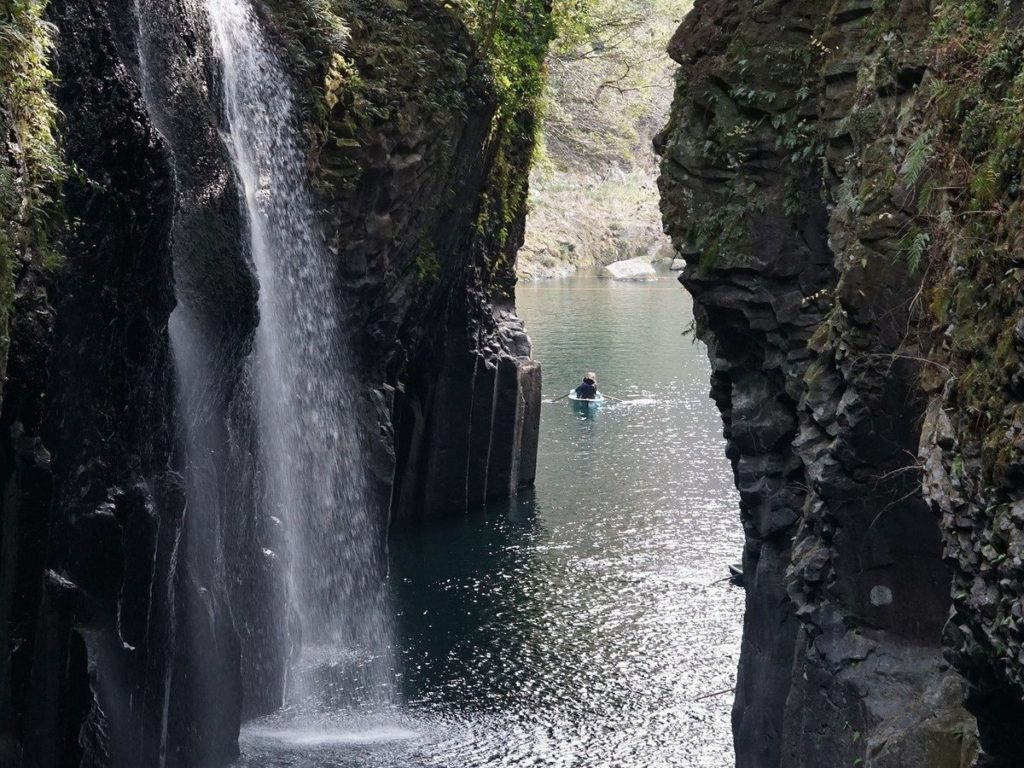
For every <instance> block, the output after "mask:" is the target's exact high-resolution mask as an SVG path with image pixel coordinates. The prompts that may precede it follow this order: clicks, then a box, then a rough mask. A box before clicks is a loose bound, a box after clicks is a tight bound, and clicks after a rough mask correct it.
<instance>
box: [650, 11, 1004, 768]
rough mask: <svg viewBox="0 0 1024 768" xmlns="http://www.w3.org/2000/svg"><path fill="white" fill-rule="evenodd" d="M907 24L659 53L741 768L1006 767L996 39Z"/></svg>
mask: <svg viewBox="0 0 1024 768" xmlns="http://www.w3.org/2000/svg"><path fill="white" fill-rule="evenodd" d="M926 6H927V7H926ZM926 6H919V5H915V4H909V3H902V4H896V3H865V2H860V1H859V0H850V1H849V2H835V3H822V2H816V1H815V0H806V1H800V0H798V1H797V2H769V3H767V4H766V3H746V2H742V0H741V1H740V2H719V1H718V0H707V1H705V2H698V3H697V5H696V7H695V9H694V11H693V12H692V13H691V14H690V16H689V17H688V18H687V19H686V20H685V21H684V23H683V25H682V27H681V28H680V30H679V32H678V33H677V35H676V36H675V38H674V39H673V41H672V44H671V47H670V50H671V53H672V55H673V57H674V58H675V59H676V60H677V61H678V62H679V63H680V65H681V70H680V73H679V76H678V84H679V85H678V89H677V93H676V103H675V106H674V109H673V114H672V119H671V122H670V125H669V126H668V128H667V129H666V131H665V132H664V133H663V134H662V135H661V136H660V137H659V138H658V142H657V143H658V147H659V149H660V151H661V153H662V155H663V165H662V179H661V187H662V194H663V203H662V210H663V214H664V218H665V224H666V229H667V231H668V232H669V233H670V234H671V235H672V237H673V241H674V245H675V247H676V249H677V251H678V252H679V254H680V255H681V256H682V257H684V258H685V259H686V260H687V267H686V270H685V272H684V273H683V276H682V280H683V282H684V284H685V285H686V286H687V287H688V288H689V289H690V291H691V292H692V293H693V294H694V297H695V300H696V307H697V332H698V334H699V335H700V337H701V338H703V339H704V340H705V341H706V342H707V344H708V347H709V353H710V357H711V361H712V367H713V379H712V396H713V397H714V399H715V401H716V403H717V404H718V406H719V408H720V410H721V412H722V415H723V420H724V423H725V437H726V440H727V453H728V455H729V457H730V459H731V460H732V462H733V466H734V469H735V474H736V481H737V486H738V488H739V490H740V493H741V499H742V508H741V514H742V520H743V524H744V527H745V530H746V533H747V546H746V549H745V552H744V563H745V568H746V572H747V606H748V607H747V614H746V624H745V636H744V643H743V650H742V657H741V662H740V669H739V680H738V688H737V696H736V704H735V708H734V732H735V741H736V747H737V764H738V765H740V766H757V767H758V768H760V767H762V766H808V767H809V766H821V765H871V766H897V765H929V766H967V765H973V764H975V761H976V760H977V764H978V765H1018V764H1020V762H1021V760H1022V753H1021V746H1020V743H1019V740H1018V739H1017V737H1016V736H1015V735H1013V734H1016V733H1017V732H1018V730H1019V729H1017V728H1016V726H1015V725H1014V724H1015V723H1016V722H1018V720H1019V713H1020V706H1021V701H1022V689H1021V686H1020V681H1021V677H1020V676H1019V662H1018V660H1017V651H1016V650H1014V649H1015V648H1017V647H1018V645H1017V640H1016V638H1018V637H1019V634H1018V632H1019V630H1020V628H1021V626H1022V625H1021V622H1020V592H1019V591H1018V587H1019V584H1020V583H1021V582H1020V567H1021V560H1020V553H1019V552H1018V551H1017V546H1016V544H1017V539H1018V530H1019V526H1018V523H1017V522H1016V517H1015V516H1014V514H1015V513H1014V510H1015V509H1016V507H1015V506H1014V505H1015V504H1017V503H1018V502H1017V500H1018V498H1019V491H1018V490H1017V489H1018V488H1019V484H1018V481H1017V480H1016V472H1017V469H1016V468H1017V467H1018V464H1019V450H1020V449H1019V445H1018V437H1019V435H1020V424H1019V413H1020V411H1019V406H1018V404H1017V403H1018V402H1019V393H1018V389H1017V381H1018V377H1019V373H1018V371H1019V352H1018V347H1019V346H1021V345H1020V342H1019V341H1018V336H1019V334H1016V329H1017V328H1018V325H1017V323H1018V321H1019V317H1020V304H1021V298H1020V295H1021V294H1020V292H1019V286H1018V283H1017V271H1016V270H1017V269H1018V268H1019V265H1017V263H1016V262H1015V261H1014V259H1013V258H1011V257H1009V255H1008V254H1009V253H1010V252H1013V251H1015V250H1016V245H1017V240H1016V237H1017V236H1016V235H1015V234H1014V231H1015V222H1016V216H1017V205H1018V204H1017V202H1016V201H1017V194H1018V188H1017V185H1018V184H1019V179H1020V165H1021V157H1020V150H1019V128H1020V120H1019V117H1018V116H1016V115H1015V114H1011V111H1010V110H1009V109H1008V108H1007V107H1006V106H1005V104H1006V101H1007V99H1010V98H1012V97H1013V96H1014V94H1016V92H1017V91H1016V89H1017V88H1018V86H1017V85H1016V83H1017V80H1016V76H1017V73H1018V70H1019V66H1020V65H1019V62H1018V60H1017V59H1016V58H1015V57H1016V53H1015V52H1016V51H1018V50H1019V45H1020V43H1019V40H1020V39H1021V35H1020V32H1019V30H1020V25H1019V22H1020V19H1019V14H1017V13H1016V11H1013V10H1009V9H1003V8H1002V7H1001V6H999V7H997V6H996V5H995V4H987V3H982V2H977V3H974V2H968V3H966V4H957V5H955V6H954V5H953V4H939V3H936V4H931V5H928V4H926ZM983 126H984V127H983ZM1015 334H1016V335H1015ZM951 607H952V612H951ZM950 662H953V663H954V665H955V669H954V668H952V667H951V665H950ZM965 705H966V707H967V709H969V710H970V713H968V711H967V710H965V709H964V706H965ZM975 718H976V719H977V722H976V723H975ZM976 734H980V741H981V755H980V757H979V756H978V750H979V747H978V745H977V736H976Z"/></svg>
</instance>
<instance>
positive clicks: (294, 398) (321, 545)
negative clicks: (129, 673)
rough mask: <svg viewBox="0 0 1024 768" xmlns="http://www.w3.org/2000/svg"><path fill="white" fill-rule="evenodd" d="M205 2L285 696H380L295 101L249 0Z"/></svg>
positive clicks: (375, 618)
mask: <svg viewBox="0 0 1024 768" xmlns="http://www.w3.org/2000/svg"><path fill="white" fill-rule="evenodd" d="M206 6H207V10H208V12H209V15H210V23H211V28H212V34H213V44H214V50H215V52H216V54H217V55H218V57H219V58H220V61H221V65H222V74H223V89H224V107H225V111H226V117H227V131H226V135H225V141H226V143H227V145H228V147H229V149H230V152H231V155H232V158H233V162H234V166H235V170H236V173H237V176H238V180H239V184H240V187H241V190H242V193H243V194H244V205H245V210H246V213H247V218H248V223H249V234H250V242H249V246H250V250H251V254H252V259H253V262H254V264H255V268H256V273H257V277H258V281H259V290H260V297H259V312H260V322H259V328H258V331H257V340H256V351H255V355H256V360H255V370H256V371H257V374H256V375H257V386H258V419H259V432H260V439H261V446H262V447H261V450H262V455H261V465H262V467H263V470H264V472H265V473H266V487H267V489H268V490H267V495H268V498H267V499H266V506H267V512H266V513H267V514H270V515H273V516H275V517H278V518H279V519H281V520H282V521H283V523H284V525H285V528H286V530H287V541H288V546H289V550H290V551H289V552H287V553H286V558H287V562H288V564H289V567H288V576H289V597H290V603H291V608H292V609H293V610H294V618H296V619H297V621H292V622H291V623H292V625H293V630H294V624H296V623H298V624H300V625H301V637H302V640H301V655H300V658H299V659H298V662H297V664H296V667H295V668H296V669H297V670H298V674H296V675H294V676H293V677H292V681H291V682H290V684H289V689H290V690H289V691H288V697H289V699H290V700H291V701H292V702H293V703H300V702H301V700H302V699H309V698H312V699H317V700H319V703H320V704H323V703H330V704H332V705H334V706H338V705H344V704H359V705H363V706H366V705H384V704H387V703H389V702H390V698H391V683H390V681H391V677H392V669H391V668H392V658H391V651H390V631H389V621H388V618H387V617H388V611H387V605H386V603H387V600H386V595H385V588H384V579H383V577H384V567H383V545H382V536H383V531H382V525H381V521H379V520H377V519H375V515H374V514H373V513H372V511H371V509H372V507H371V504H370V500H369V498H368V492H367V488H366V482H365V479H364V474H363V472H364V470H363V463H362V459H361V456H360V445H359V438H358V434H357V427H356V421H357V418H356V398H357V391H356V383H355V381H354V379H353V377H352V376H351V374H350V371H351V361H350V355H349V353H348V350H347V345H346V341H345V338H344V331H343V328H342V327H341V325H340V320H339V317H340V314H341V313H340V307H339V296H338V291H337V279H336V268H335V264H334V262H333V260H332V257H331V254H330V252H329V251H328V249H327V247H326V242H325V238H324V235H323V232H322V230H321V229H320V226H319V224H318V222H317V218H316V215H315V213H314V210H313V202H312V196H311V193H310V191H309V189H308V186H307V181H306V175H307V174H306V169H305V167H304V162H303V161H304V158H303V156H302V153H301V152H300V150H299V143H298V141H297V136H296V134H295V129H294V127H293V125H292V121H293V118H294V98H293V95H292V92H291V89H290V88H289V86H288V81H287V78H286V76H285V73H284V71H283V69H282V67H281V65H280V63H279V62H278V60H277V57H276V55H275V53H274V51H273V50H272V49H271V47H270V46H269V45H268V43H267V41H266V40H265V38H264V36H263V31H262V29H261V28H260V24H259V21H258V19H257V18H256V16H255V14H254V12H253V9H252V7H251V5H250V2H249V0H206ZM284 623H285V622H282V624H284Z"/></svg>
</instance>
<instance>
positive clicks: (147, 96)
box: [0, 0, 549, 768]
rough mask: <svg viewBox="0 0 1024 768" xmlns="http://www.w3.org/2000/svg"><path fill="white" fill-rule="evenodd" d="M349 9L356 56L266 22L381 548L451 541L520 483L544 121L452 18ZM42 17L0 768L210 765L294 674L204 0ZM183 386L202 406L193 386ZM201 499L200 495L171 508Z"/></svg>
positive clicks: (530, 377)
mask: <svg viewBox="0 0 1024 768" xmlns="http://www.w3.org/2000/svg"><path fill="white" fill-rule="evenodd" d="M336 5H337V10H338V11H339V12H340V13H343V14H344V15H345V16H346V19H345V21H346V22H347V24H348V26H349V28H350V36H349V38H348V40H347V41H345V44H344V51H345V53H344V56H342V54H341V52H340V51H339V50H337V49H336V48H334V47H332V46H335V45H336V41H333V40H332V39H331V38H330V37H329V35H328V34H327V32H326V31H325V30H322V29H320V28H319V27H317V26H315V25H309V24H306V25H301V27H299V28H300V30H301V34H299V33H297V32H296V31H295V29H296V27H295V25H290V24H289V23H287V22H288V21H289V20H288V19H283V18H282V17H281V16H280V15H279V14H280V11H279V9H277V8H276V5H275V4H274V3H267V4H266V5H263V4H261V5H260V11H261V14H262V15H263V21H264V22H265V23H266V25H267V28H268V30H269V34H270V36H271V39H272V40H273V41H274V42H275V44H277V45H279V46H280V48H281V50H282V51H283V52H284V53H283V61H284V64H285V66H286V68H287V69H288V70H289V72H290V73H291V74H293V75H294V77H295V86H296V88H297V89H298V91H299V97H300V98H299V100H300V101H301V104H300V109H301V111H300V114H299V115H297V116H296V120H297V123H298V125H297V128H298V129H299V130H300V131H301V133H302V135H303V136H304V137H306V139H307V140H308V147H304V149H308V153H309V168H310V177H311V180H312V181H313V184H314V187H315V190H316V194H317V205H318V206H319V208H320V209H321V213H322V216H323V223H324V224H325V226H326V229H327V231H328V234H329V237H330V241H331V246H332V253H335V254H336V256H337V259H338V265H339V268H340V271H341V273H342V274H343V275H344V278H343V280H342V281H341V282H340V284H339V285H337V286H334V289H335V290H336V293H337V296H338V302H339V305H340V306H343V307H344V308H345V309H346V311H347V315H348V316H347V318H346V321H347V323H348V327H349V328H351V336H352V343H353V346H354V347H355V350H356V353H357V357H358V362H357V364H356V369H357V370H356V372H355V374H356V376H355V378H356V380H357V382H358V386H359V388H360V392H361V393H362V396H361V403H362V415H361V423H360V424H359V425H358V428H359V430H360V434H361V436H362V440H363V442H364V443H365V445H366V453H367V454H368V455H369V456H370V457H371V460H370V462H369V466H368V467H367V468H366V471H367V472H368V474H369V475H370V476H371V480H372V482H373V484H374V485H373V487H374V488H375V490H376V498H377V505H376V507H375V509H376V519H377V521H378V524H379V526H380V528H381V529H382V531H383V530H386V528H387V525H388V523H389V518H390V514H391V512H392V511H394V512H396V513H397V514H398V515H399V516H402V517H412V516H416V515H420V514H433V513H442V512H444V513H452V512H458V511H461V510H465V509H466V508H467V506H469V505H470V504H474V503H478V502H480V501H483V500H484V499H485V498H487V497H488V496H501V495H509V494H510V493H513V492H514V491H515V490H516V489H517V488H518V487H519V486H521V485H524V484H529V483H531V482H532V479H533V474H534V465H535V461H536V429H537V423H538V419H539V401H540V369H539V365H538V364H537V363H535V362H534V361H532V359H531V357H530V343H529V339H528V338H527V337H526V334H525V332H524V330H523V328H522V324H521V322H520V321H519V320H518V318H517V317H516V316H515V312H514V303H513V296H512V289H513V286H514V278H513V274H514V272H513V266H514V255H515V251H516V249H517V247H518V245H519V243H520V242H521V239H522V222H523V216H524V215H525V207H524V206H525V194H526V187H525V182H526V178H527V173H528V164H529V158H530V156H531V154H532V141H533V123H532V121H533V115H532V111H531V110H532V103H529V102H522V103H520V104H519V105H518V106H519V108H518V109H517V110H510V109H508V108H507V106H506V104H507V102H505V101H502V100H501V99H500V98H499V97H498V95H497V93H496V91H495V86H494V82H493V80H492V76H491V73H490V66H491V62H489V61H488V60H487V58H486V56H485V55H484V54H483V53H481V52H480V51H479V50H478V48H477V46H476V44H475V42H474V40H473V38H472V36H471V35H470V33H469V32H468V31H467V30H466V28H465V27H464V25H463V24H462V22H461V20H460V19H459V18H457V17H456V16H455V15H454V13H455V12H454V11H452V10H451V9H446V8H445V7H443V6H442V5H441V4H436V3H433V2H423V3H413V4H410V7H409V8H408V9H405V10H396V9H394V8H392V7H390V6H388V7H387V8H382V7H380V5H379V4H378V3H371V2H339V3H337V4H336ZM303 7H305V6H303ZM536 10H537V14H538V15H537V19H536V23H537V28H536V29H535V30H531V37H530V40H529V44H530V45H531V46H533V48H532V49H531V50H535V51H536V52H537V55H538V56H540V55H542V52H543V49H544V47H545V46H546V43H547V39H548V34H549V30H548V28H547V27H546V24H547V15H546V14H547V9H546V8H545V6H544V5H543V4H542V3H538V4H537V8H536ZM47 13H48V17H49V19H50V21H52V23H53V24H54V25H55V26H54V28H55V33H54V44H55V45H54V54H53V59H54V63H55V70H56V71H55V74H56V75H57V85H56V87H55V88H54V89H53V98H54V100H55V101H56V103H57V105H58V106H59V107H60V109H61V111H62V113H63V117H62V120H61V124H60V128H61V139H62V142H61V143H62V150H63V153H64V156H65V160H66V161H67V164H68V165H69V167H70V168H71V169H72V172H71V173H69V175H68V178H67V180H66V182H65V183H64V187H63V196H62V201H61V202H62V204H63V212H62V218H61V220H60V222H59V224H58V225H57V226H55V230H56V236H55V239H56V241H57V244H58V246H59V250H60V251H61V252H62V253H63V255H64V262H63V265H62V266H60V267H59V268H56V269H54V268H46V269H44V268H43V267H42V266H41V265H39V264H38V263H36V262H35V261H33V258H32V254H31V253H28V252H26V253H23V254H18V256H19V259H18V262H17V265H16V269H15V278H16V280H15V286H16V291H15V295H14V298H13V309H12V314H11V333H10V336H11V347H10V355H9V366H8V381H7V383H6V386H5V388H4V391H3V407H2V416H0V421H2V424H3V428H4V429H3V437H2V440H0V469H2V480H3V494H4V495H3V513H2V515H3V516H2V521H3V527H2V534H0V535H2V539H0V618H3V628H2V630H0V632H2V634H0V646H2V647H4V648H5V649H8V650H9V653H8V654H7V656H8V658H7V664H6V665H5V666H4V668H3V670H2V674H0V762H2V763H4V764H5V765H6V764H8V763H9V762H10V763H12V764H16V761H17V760H18V759H19V757H20V758H21V759H22V760H23V761H24V764H25V765H33V766H58V765H72V764H73V765H78V764H82V765H96V766H105V765H112V766H122V765H147V766H156V765H172V766H173V765H176V766H189V767H190V768H197V767H199V766H208V765H210V766H212V765H221V764H224V763H225V762H227V761H228V760H230V759H231V757H232V756H233V755H234V754H236V752H237V733H238V728H239V725H240V723H241V721H242V720H243V719H244V718H245V717H249V716H253V715H256V714H260V713H263V712H267V711H269V710H271V709H273V708H274V707H276V706H278V705H279V704H280V699H281V691H282V689H283V679H284V675H285V668H286V665H287V661H288V653H289V651H288V649H287V648H286V647H283V646H282V639H281V633H280V632H278V631H277V629H278V627H277V626H275V624H276V623H279V622H280V617H281V616H282V615H283V612H284V611H283V607H282V602H283V600H284V591H283V588H282V564H281V563H280V562H279V561H278V560H277V559H276V557H275V556H272V554H273V553H275V552H282V551H284V550H283V548H282V545H281V536H282V534H281V531H280V530H278V529H277V527H275V523H274V521H273V518H271V517H269V516H268V515H265V514H263V511H264V510H262V509H261V503H262V498H263V496H264V494H265V488H263V487H262V484H263V483H264V482H265V478H264V477H263V476H262V475H261V473H260V471H259V469H258V466H259V465H258V460H257V459H258V450H259V449H258V445H257V441H256V438H255V435H254V430H253V427H252V421H253V407H254V406H253V371H252V370H250V367H251V354H250V353H251V350H252V345H253V337H254V333H255V330H256V327H257V324H258V322H259V318H258V311H257V289H256V284H255V281H254V278H253V271H252V265H251V259H250V255H249V253H248V250H247V246H246V244H245V238H244V237H243V234H242V233H243V231H244V229H245V221H244V215H243V213H242V210H243V209H242V207H241V206H240V203H239V195H238V189H237V186H236V179H235V178H234V174H233V171H232V164H231V162H230V157H229V155H228V152H227V150H226V149H225V146H224V143H223V139H222V134H221V132H222V130H223V128H224V114H223V110H222V106H221V84H220V81H219V72H220V69H219V66H218V62H217V61H216V60H215V58H214V56H213V54H212V53H211V51H210V47H209V28H208V22H207V20H206V18H205V14H204V13H203V11H202V4H201V3H198V2H195V0H180V2H178V1H177V0H176V2H174V3H172V4H171V5H167V4H166V3H162V4H156V3H151V2H148V0H140V2H138V3H133V2H129V0H109V1H108V0H54V2H52V3H50V5H49V8H48V11H47ZM388 50H391V53H392V54H395V55H396V56H397V55H398V53H400V54H401V57H402V58H401V60H397V59H394V60H389V59H388V58H387V57H388V56H389V55H391V54H388V53H387V51H388ZM381 56H383V58H380V57H381ZM412 73H415V77H413V74H412ZM417 78H418V79H417ZM328 94H330V95H329V97H328ZM4 115H6V112H5V113H4ZM5 129H6V128H5ZM176 309H177V310H178V311H175V310H176ZM182 310H186V311H182ZM172 313H173V314H172ZM186 320H187V322H186ZM172 338H173V340H174V344H175V350H176V353H177V354H178V360H177V368H176V367H175V361H174V359H172V355H171V340H172ZM182 349H184V350H185V351H186V353H187V359H185V360H183V359H182V357H181V350H182ZM183 365H187V366H191V367H192V368H193V369H196V370H202V371H206V372H208V375H207V376H205V377H204V378H201V379H199V380H192V381H191V383H189V381H188V380H187V379H186V378H183V376H182V366H183ZM197 435H198V437H197ZM197 440H198V441H199V442H200V443H201V445H202V446H204V450H205V451H207V454H206V455H208V456H209V459H208V461H204V462H201V464H200V465H197V462H196V459H195V455H194V454H190V453H189V449H188V445H189V442H188V441H193V443H194V442H195V441H197ZM197 472H198V473H200V474H201V475H202V478H203V480H204V483H203V484H202V485H201V487H203V488H206V489H207V490H209V493H205V494H200V495H199V496H196V495H194V493H193V494H191V495H190V494H189V493H188V492H187V488H186V478H188V477H195V473H197ZM189 487H192V486H189ZM186 501H187V502H188V503H186ZM294 641H295V638H291V639H290V640H289V642H294Z"/></svg>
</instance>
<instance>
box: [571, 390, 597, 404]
mask: <svg viewBox="0 0 1024 768" xmlns="http://www.w3.org/2000/svg"><path fill="white" fill-rule="evenodd" d="M569 402H570V403H573V404H574V405H577V406H579V407H580V408H600V407H601V406H602V405H604V395H602V394H601V393H600V392H598V393H597V397H595V398H594V399H593V400H587V399H585V398H582V397H576V390H575V389H574V390H572V391H571V392H569Z"/></svg>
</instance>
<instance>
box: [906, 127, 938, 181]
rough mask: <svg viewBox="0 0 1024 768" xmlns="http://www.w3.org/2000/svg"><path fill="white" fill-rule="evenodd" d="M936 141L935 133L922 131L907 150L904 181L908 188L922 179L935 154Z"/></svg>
mask: <svg viewBox="0 0 1024 768" xmlns="http://www.w3.org/2000/svg"><path fill="white" fill-rule="evenodd" d="M934 139H935V134H934V131H931V130H927V131H922V132H921V134H920V135H919V136H918V137H917V138H916V139H914V143H913V144H911V145H910V149H909V150H907V156H906V158H905V159H904V160H903V168H902V175H903V181H904V183H905V184H907V186H911V187H912V186H914V185H915V184H917V180H918V179H920V178H921V174H922V173H924V170H925V168H927V167H928V162H929V161H930V160H931V159H932V156H933V155H934V154H935V147H934V143H933V142H934Z"/></svg>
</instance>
